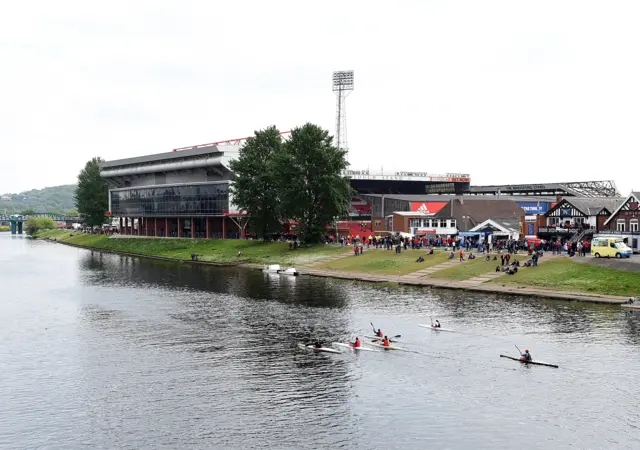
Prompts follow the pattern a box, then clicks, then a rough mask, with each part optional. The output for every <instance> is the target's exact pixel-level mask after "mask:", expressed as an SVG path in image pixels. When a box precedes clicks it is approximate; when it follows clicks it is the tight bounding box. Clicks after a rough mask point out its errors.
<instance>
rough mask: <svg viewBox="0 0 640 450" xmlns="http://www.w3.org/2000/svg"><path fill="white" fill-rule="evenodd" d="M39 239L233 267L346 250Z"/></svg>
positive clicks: (306, 260) (50, 234) (93, 237)
mask: <svg viewBox="0 0 640 450" xmlns="http://www.w3.org/2000/svg"><path fill="white" fill-rule="evenodd" d="M36 237H37V238H38V239H48V240H54V241H55V242H58V243H61V244H66V245H72V246H76V247H83V248H89V249H96V250H102V251H108V252H113V253H121V254H127V255H132V256H143V257H151V258H156V259H164V260H171V261H177V262H189V263H191V262H193V261H192V260H191V255H192V254H194V253H195V254H196V255H198V261H197V262H200V263H205V264H214V265H225V266H233V265H239V264H259V265H261V266H262V265H264V264H286V265H304V264H313V263H315V262H319V261H322V260H325V259H327V258H331V257H334V256H337V255H338V256H339V255H341V254H343V253H345V252H346V250H345V249H341V248H340V247H339V246H333V245H322V244H319V245H315V246H308V247H300V248H298V249H296V250H291V249H290V248H289V245H288V244H287V243H285V242H262V241H250V240H236V239H229V240H215V241H212V240H203V239H158V238H138V237H130V236H128V237H119V236H117V235H114V236H111V237H110V236H108V235H104V234H86V233H82V232H79V231H70V230H49V231H44V232H41V233H39V234H38V235H37V236H36Z"/></svg>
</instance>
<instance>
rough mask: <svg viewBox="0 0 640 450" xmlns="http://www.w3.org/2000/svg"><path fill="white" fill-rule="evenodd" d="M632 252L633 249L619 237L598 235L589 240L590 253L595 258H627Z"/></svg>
mask: <svg viewBox="0 0 640 450" xmlns="http://www.w3.org/2000/svg"><path fill="white" fill-rule="evenodd" d="M632 254H633V250H631V249H630V248H629V247H627V244H625V243H624V241H623V240H622V238H620V237H613V236H600V237H594V238H593V240H592V241H591V255H593V256H595V257H596V258H611V257H612V256H615V257H616V258H629V257H630V256H631V255H632Z"/></svg>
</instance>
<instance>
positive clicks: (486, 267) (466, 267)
mask: <svg viewBox="0 0 640 450" xmlns="http://www.w3.org/2000/svg"><path fill="white" fill-rule="evenodd" d="M456 256H457V254H456ZM468 256H469V254H468V253H465V255H464V257H465V258H467V257H468ZM486 256H487V255H486V254H479V255H478V254H476V259H473V260H468V259H467V260H466V261H463V262H461V263H459V264H455V265H453V266H451V267H447V268H446V269H441V270H438V271H437V272H434V273H432V274H431V275H429V278H437V279H440V280H453V281H464V280H468V279H469V278H473V277H477V276H480V275H486V274H487V273H491V272H495V270H496V266H498V265H500V255H499V254H497V253H492V254H490V255H489V256H490V257H491V261H487V262H484V258H485V257H486ZM494 256H495V257H497V258H498V259H497V260H496V261H493V258H494ZM512 257H513V259H512V260H511V262H513V261H516V260H520V263H523V262H524V261H525V260H526V259H527V256H526V255H525V254H521V255H517V254H516V255H512ZM456 261H458V259H457V258H456Z"/></svg>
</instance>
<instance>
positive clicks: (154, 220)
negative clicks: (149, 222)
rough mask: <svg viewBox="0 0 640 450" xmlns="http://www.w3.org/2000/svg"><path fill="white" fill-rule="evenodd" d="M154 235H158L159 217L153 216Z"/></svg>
mask: <svg viewBox="0 0 640 450" xmlns="http://www.w3.org/2000/svg"><path fill="white" fill-rule="evenodd" d="M153 236H154V237H158V218H157V217H154V218H153Z"/></svg>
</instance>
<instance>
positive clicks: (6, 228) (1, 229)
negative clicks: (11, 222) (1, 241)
mask: <svg viewBox="0 0 640 450" xmlns="http://www.w3.org/2000/svg"><path fill="white" fill-rule="evenodd" d="M1 231H11V227H8V226H5V225H0V232H1Z"/></svg>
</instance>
